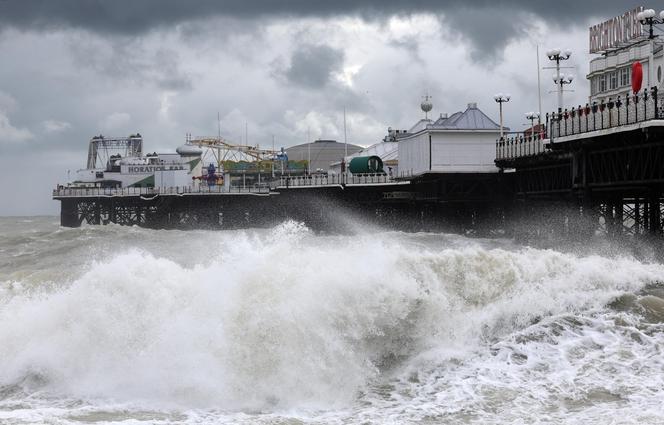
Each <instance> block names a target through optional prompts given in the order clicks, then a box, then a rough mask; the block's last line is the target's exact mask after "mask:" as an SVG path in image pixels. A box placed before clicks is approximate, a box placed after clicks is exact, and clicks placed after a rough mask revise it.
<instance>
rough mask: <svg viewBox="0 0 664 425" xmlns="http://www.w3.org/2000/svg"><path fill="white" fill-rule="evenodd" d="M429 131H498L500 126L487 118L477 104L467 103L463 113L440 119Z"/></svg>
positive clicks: (430, 126)
mask: <svg viewBox="0 0 664 425" xmlns="http://www.w3.org/2000/svg"><path fill="white" fill-rule="evenodd" d="M427 128H429V129H444V130H500V126H499V125H498V124H496V123H495V122H494V121H493V120H492V119H491V118H489V117H488V116H487V115H486V114H485V113H484V112H482V111H481V110H480V109H479V108H478V107H477V103H469V104H468V108H466V110H465V111H463V112H455V113H454V114H452V115H450V116H449V117H447V118H445V117H440V118H438V119H437V120H436V122H434V123H433V124H431V125H429V126H427Z"/></svg>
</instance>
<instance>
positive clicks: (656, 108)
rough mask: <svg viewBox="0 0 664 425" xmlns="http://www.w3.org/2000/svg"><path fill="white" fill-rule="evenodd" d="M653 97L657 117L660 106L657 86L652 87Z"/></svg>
mask: <svg viewBox="0 0 664 425" xmlns="http://www.w3.org/2000/svg"><path fill="white" fill-rule="evenodd" d="M652 99H653V102H654V105H655V115H654V117H655V119H658V118H659V108H658V107H657V86H655V87H653V88H652Z"/></svg>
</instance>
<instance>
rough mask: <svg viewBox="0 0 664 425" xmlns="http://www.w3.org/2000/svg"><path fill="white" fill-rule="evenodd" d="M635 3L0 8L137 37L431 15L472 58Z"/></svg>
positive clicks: (9, 3)
mask: <svg viewBox="0 0 664 425" xmlns="http://www.w3.org/2000/svg"><path fill="white" fill-rule="evenodd" d="M640 3H641V2H640V1H634V0H627V1H626V0H605V1H602V2H595V1H571V0H559V1H555V2H549V1H547V2H539V1H537V2H535V1H532V0H502V1H501V0H498V1H495V0H494V1H491V0H476V1H468V0H466V1H464V0H449V1H440V0H438V1H436V0H411V1H403V0H402V1H396V0H383V1H379V0H338V1H334V2H327V1H325V2H318V1H310V0H289V1H273V0H255V1H245V0H242V1H240V0H225V1H218V0H192V1H181V0H141V1H135V0H89V1H80V0H60V1H52V0H30V1H25V0H0V28H1V27H7V26H13V27H17V28H24V29H32V30H35V29H36V30H48V29H57V28H69V27H75V28H82V29H86V30H90V31H94V32H99V33H106V34H109V33H110V34H113V33H117V34H124V35H131V34H140V33H142V32H145V31H149V30H151V29H155V28H164V27H169V26H174V25H178V24H181V23H184V22H187V21H191V20H197V19H206V18H211V17H219V16H226V17H231V18H238V19H245V20H255V19H256V18H266V17H284V16H295V17H303V16H313V17H329V16H334V15H358V16H361V17H362V18H364V19H367V20H376V19H383V18H386V17H389V16H392V15H395V14H412V13H420V12H427V13H433V14H436V15H443V16H445V22H447V23H448V25H449V26H450V27H451V28H452V29H453V30H455V31H457V32H458V33H459V35H460V36H462V37H463V38H465V39H467V40H469V41H471V42H472V43H473V49H474V51H473V52H472V54H473V56H474V58H476V59H478V58H480V59H481V58H482V55H483V54H484V55H488V56H491V55H493V54H494V52H495V51H496V49H497V48H498V47H500V46H501V45H504V44H505V42H506V41H508V40H510V39H513V38H514V37H517V36H518V35H519V34H520V32H521V31H522V30H523V29H524V28H525V27H527V26H528V19H529V17H528V15H530V16H538V17H540V18H543V19H545V20H546V21H548V22H550V23H554V25H559V26H560V27H562V28H565V26H568V25H574V24H579V23H583V22H585V21H586V20H587V19H588V18H589V17H591V16H592V17H610V16H613V15H616V14H618V13H621V12H623V11H624V10H626V9H628V8H630V7H633V6H636V5H638V4H640Z"/></svg>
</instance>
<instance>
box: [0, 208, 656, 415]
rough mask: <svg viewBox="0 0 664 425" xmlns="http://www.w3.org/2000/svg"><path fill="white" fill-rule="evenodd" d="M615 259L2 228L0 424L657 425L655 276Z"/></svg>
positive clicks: (248, 233) (33, 224)
mask: <svg viewBox="0 0 664 425" xmlns="http://www.w3.org/2000/svg"><path fill="white" fill-rule="evenodd" d="M603 252H606V250H604V251H603ZM615 252H616V253H615V254H606V253H605V254H602V255H597V254H595V255H593V254H592V249H586V250H585V251H584V253H583V254H574V253H570V252H559V251H556V250H553V249H547V250H544V249H536V248H531V247H526V246H520V245H518V244H515V243H513V242H510V241H507V240H480V239H469V238H465V237H462V236H456V235H449V234H424V233H419V234H406V233H400V232H389V231H381V230H377V229H360V228H358V229H357V231H356V232H354V233H351V234H344V235H323V234H317V233H315V232H312V231H311V230H309V229H307V228H306V227H305V226H303V225H301V224H298V223H294V222H286V223H283V224H281V225H279V226H276V227H274V228H272V229H263V230H239V231H189V232H183V231H159V230H147V229H141V228H136V227H120V226H114V225H111V226H100V227H83V228H80V229H64V228H60V227H59V226H58V223H57V219H56V218H0V423H3V424H4V423H7V424H27V423H30V424H32V423H39V424H41V423H49V424H85V423H94V424H105V423H124V424H173V423H191V424H204V423H239V424H310V423H311V424H355V423H358V424H366V423H387V424H402V423H416V424H488V423H491V424H493V423H499V424H507V423H509V424H534V423H538V424H558V423H577V424H623V423H624V424H631V423H633V424H661V423H664V353H663V350H664V284H663V283H662V282H664V265H662V264H658V263H657V262H651V261H647V260H637V259H634V258H631V257H629V256H628V255H626V254H620V252H621V251H620V250H615Z"/></svg>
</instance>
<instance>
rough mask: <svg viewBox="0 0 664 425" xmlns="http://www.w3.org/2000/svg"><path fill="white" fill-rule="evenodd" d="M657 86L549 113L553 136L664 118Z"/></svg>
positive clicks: (548, 119) (551, 135) (570, 134)
mask: <svg viewBox="0 0 664 425" xmlns="http://www.w3.org/2000/svg"><path fill="white" fill-rule="evenodd" d="M661 103H662V102H661V101H660V99H659V94H658V92H657V87H653V88H651V89H644V90H643V91H641V92H638V93H636V94H634V95H630V96H626V97H622V98H621V97H620V96H618V97H617V98H615V99H609V101H608V102H603V101H602V102H600V103H597V102H593V103H592V104H588V103H586V105H585V106H581V105H579V106H578V107H576V108H571V109H565V110H563V111H559V112H553V113H551V114H547V122H548V123H549V129H550V133H551V134H550V137H551V138H552V139H554V138H556V137H565V136H572V135H575V134H582V133H588V132H591V131H597V130H605V129H609V128H613V127H619V126H623V125H629V124H636V123H640V122H643V121H649V120H655V119H660V118H662V112H663V111H662V105H661Z"/></svg>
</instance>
